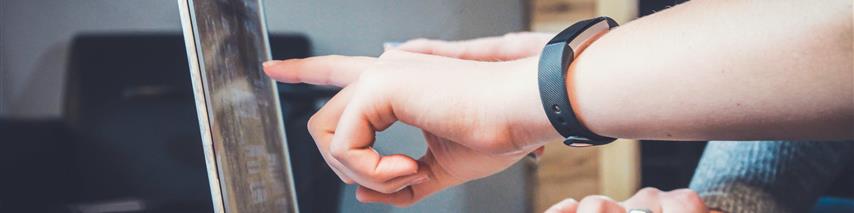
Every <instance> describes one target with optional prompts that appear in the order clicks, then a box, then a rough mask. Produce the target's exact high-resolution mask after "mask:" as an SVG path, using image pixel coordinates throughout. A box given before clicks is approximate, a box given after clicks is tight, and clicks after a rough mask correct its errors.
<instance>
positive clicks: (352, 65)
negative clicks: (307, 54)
mask: <svg viewBox="0 0 854 213" xmlns="http://www.w3.org/2000/svg"><path fill="white" fill-rule="evenodd" d="M375 62H376V58H372V57H353V56H338V55H330V56H318V57H311V58H306V59H289V60H283V61H277V60H273V61H268V62H264V72H265V73H266V74H267V75H268V76H270V77H271V78H273V79H275V80H277V81H280V82H284V83H308V84H314V85H322V86H337V87H344V86H347V85H349V84H350V83H352V82H354V81H356V80H357V79H359V75H361V74H362V72H363V71H365V70H366V69H369V68H370V67H371V66H372V65H373V64H374V63H375Z"/></svg>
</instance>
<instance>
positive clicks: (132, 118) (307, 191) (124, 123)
mask: <svg viewBox="0 0 854 213" xmlns="http://www.w3.org/2000/svg"><path fill="white" fill-rule="evenodd" d="M72 46H73V47H72V48H71V53H70V60H69V61H70V63H69V65H68V66H69V69H68V70H69V73H68V74H67V76H68V77H67V79H68V80H67V82H66V85H67V87H66V93H65V104H64V117H63V118H62V119H49V120H10V119H2V120H0V135H2V136H3V138H4V141H5V140H9V141H8V142H7V143H5V144H4V148H3V149H0V160H2V161H0V171H4V172H3V173H4V175H0V188H2V189H3V190H2V191H1V192H0V212H74V211H81V209H84V208H86V207H87V206H92V205H99V204H107V203H117V202H131V203H136V204H139V205H141V206H142V207H139V208H137V209H140V210H141V211H145V212H211V211H212V208H211V200H210V199H211V198H210V196H211V195H210V191H209V190H210V189H209V188H208V187H209V185H208V179H207V173H206V172H205V164H204V157H203V153H202V146H201V140H200V136H199V127H198V120H197V119H196V113H195V105H194V102H193V96H192V94H193V93H192V88H191V87H190V79H189V72H188V71H187V70H188V65H187V57H186V55H185V54H186V52H185V49H184V44H183V38H182V36H181V35H180V34H139V33H128V34H88V35H80V36H77V37H76V38H75V39H74V42H73V45H72ZM270 46H271V49H272V53H273V57H274V58H278V59H282V58H301V57H308V56H310V54H311V47H310V45H309V41H308V39H307V38H305V37H304V36H301V35H271V36H270ZM279 90H280V94H281V96H280V97H281V99H282V107H283V115H284V116H285V123H286V126H287V128H286V131H287V132H286V134H287V136H288V145H289V149H290V150H291V152H292V153H291V154H292V156H291V158H292V159H291V162H292V164H293V169H294V175H295V177H294V178H295V182H296V185H297V192H298V194H299V197H298V198H299V200H298V202H299V206H300V207H301V210H302V211H303V212H333V211H336V210H337V202H328V200H327V199H328V197H329V195H334V196H337V195H338V194H339V193H338V192H339V191H340V187H341V186H340V183H339V181H338V180H337V179H336V177H335V175H334V174H333V173H332V172H331V170H329V169H328V168H327V166H326V164H325V163H324V162H323V160H322V158H321V157H320V155H319V153H318V151H317V149H316V147H315V145H314V142H313V140H311V137H310V136H309V135H308V133H307V130H306V127H305V123H306V121H307V120H308V117H309V116H310V115H311V114H313V113H314V111H315V110H316V106H317V104H316V103H317V102H319V101H320V100H323V99H325V98H328V97H329V96H331V95H332V94H334V92H335V91H334V90H331V89H327V88H317V87H312V86H307V85H289V86H283V85H280V86H279ZM324 196H325V197H324ZM321 199H322V200H321ZM131 209H134V208H131Z"/></svg>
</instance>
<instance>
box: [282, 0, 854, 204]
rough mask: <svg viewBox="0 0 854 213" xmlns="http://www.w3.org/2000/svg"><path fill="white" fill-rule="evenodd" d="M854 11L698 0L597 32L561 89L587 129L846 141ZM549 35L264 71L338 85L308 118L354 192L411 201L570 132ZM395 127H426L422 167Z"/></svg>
mask: <svg viewBox="0 0 854 213" xmlns="http://www.w3.org/2000/svg"><path fill="white" fill-rule="evenodd" d="M793 14H794V15H793ZM850 17H851V2H850V1H825V2H823V4H815V3H813V2H811V1H760V2H756V1H702V0H698V1H692V2H689V3H685V4H682V5H679V6H676V7H673V8H670V9H667V10H664V11H661V12H659V13H657V14H655V15H651V16H648V17H644V18H640V19H638V20H637V21H633V22H631V23H627V24H625V25H623V26H621V27H619V28H617V29H616V30H614V31H612V32H609V33H607V34H605V35H603V36H602V37H600V38H599V40H597V41H595V42H593V43H592V44H591V45H590V46H589V47H587V48H586V49H584V50H582V52H581V54H580V55H579V57H578V58H577V60H576V62H575V63H573V65H572V66H571V67H570V70H568V72H569V76H570V77H569V78H568V79H567V82H568V84H567V85H569V86H568V88H567V90H568V91H569V93H570V99H571V101H572V103H573V107H574V108H575V109H576V112H575V113H576V115H577V116H578V117H579V118H580V119H581V121H582V123H583V124H584V125H585V126H587V127H588V128H590V129H591V130H592V131H593V132H596V133H598V134H601V135H605V136H611V137H621V138H633V139H663V140H722V139H731V140H748V139H790V140H796V139H852V138H854V131H851V130H852V129H854V72H852V62H851V59H852V51H851V48H852V47H851V45H852V41H851V29H852V28H851V18H850ZM698 23H700V24H698ZM548 38H550V36H548V35H545V34H525V33H522V34H510V35H506V36H503V37H496V38H485V39H476V40H471V41H464V42H443V41H431V40H423V39H422V40H414V41H411V42H407V43H405V44H403V45H402V46H400V47H398V48H396V49H392V50H388V51H386V52H385V53H384V54H383V55H382V56H380V57H377V58H374V57H346V56H321V57H314V58H308V59H297V60H286V61H271V62H268V63H265V71H266V72H267V74H268V75H269V76H271V77H272V78H274V79H276V80H279V81H282V82H286V83H310V84H317V85H333V86H339V87H343V88H344V89H343V90H342V91H341V92H340V93H339V94H337V95H336V96H335V97H334V98H333V99H332V100H331V101H330V102H328V103H327V104H326V105H325V106H324V107H323V108H322V109H321V110H320V111H319V112H318V113H317V114H315V115H314V117H312V119H311V120H310V121H309V130H310V132H311V134H312V136H313V137H314V139H315V141H316V143H317V145H318V149H319V150H320V152H321V153H322V154H323V156H324V158H325V159H326V161H327V163H329V164H330V166H331V167H332V168H333V170H334V171H335V172H336V174H338V176H339V177H341V179H342V181H344V182H346V183H348V184H350V183H356V184H359V185H360V188H359V190H357V192H356V194H357V198H358V199H359V200H360V201H363V202H382V203H388V204H392V205H397V206H407V205H411V204H412V203H414V202H416V201H418V200H420V199H423V198H424V197H426V196H428V195H430V194H432V193H434V192H437V191H440V190H442V189H445V188H447V187H451V186H454V185H457V184H460V183H463V182H466V181H470V180H474V179H478V178H482V177H485V176H489V175H492V174H494V173H496V172H499V171H501V170H503V169H506V168H507V167H508V166H510V165H511V164H512V163H514V162H516V161H518V160H519V159H521V158H522V157H524V156H525V155H526V154H528V153H530V152H532V151H535V150H538V149H539V148H540V147H542V145H543V144H545V143H547V142H553V141H558V140H560V139H561V137H560V136H559V135H558V134H557V132H556V131H555V130H554V129H552V127H551V125H550V124H549V123H548V119H547V118H546V116H545V113H544V112H543V111H542V106H541V105H540V100H539V95H538V91H537V81H536V78H537V76H536V75H537V56H536V54H537V53H538V52H539V51H540V50H541V48H542V46H543V45H544V44H545V41H546V40H548ZM398 121H400V122H403V123H406V124H410V125H412V126H415V127H417V128H420V129H422V130H423V132H424V138H425V140H426V142H427V144H428V150H427V152H426V154H425V155H424V156H422V157H421V158H419V159H418V160H416V159H413V158H411V157H409V156H405V155H386V156H382V155H380V154H379V153H377V152H376V151H375V150H374V149H373V148H372V147H371V145H372V144H373V141H374V134H375V132H377V131H382V130H384V129H385V128H387V127H389V126H390V125H391V124H392V123H394V122H398Z"/></svg>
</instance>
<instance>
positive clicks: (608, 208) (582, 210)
mask: <svg viewBox="0 0 854 213" xmlns="http://www.w3.org/2000/svg"><path fill="white" fill-rule="evenodd" d="M625 211H626V210H625V209H623V207H622V206H620V204H619V203H617V202H616V201H614V200H613V199H611V198H609V197H605V196H601V195H594V196H587V197H585V198H584V199H581V202H580V203H578V210H577V212H579V213H593V212H609V213H610V212H614V213H617V212H625Z"/></svg>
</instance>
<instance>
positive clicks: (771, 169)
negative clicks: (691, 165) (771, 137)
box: [690, 141, 854, 213]
mask: <svg viewBox="0 0 854 213" xmlns="http://www.w3.org/2000/svg"><path fill="white" fill-rule="evenodd" d="M852 153H854V142H782V141H761V142H753V141H747V142H734V141H715V142H710V143H709V144H708V145H707V146H706V150H705V152H704V153H703V158H702V159H701V160H700V164H699V166H698V167H697V170H696V172H695V173H694V178H693V179H692V180H691V186H690V187H691V189H693V190H695V191H697V192H698V193H699V194H700V197H702V198H703V201H704V202H705V203H706V206H708V207H710V208H713V209H720V210H723V211H725V212H731V213H740V212H808V211H809V209H810V208H811V207H812V206H813V205H814V204H815V202H816V200H817V199H818V197H819V196H820V195H821V194H822V193H823V192H824V191H825V190H826V189H827V187H828V186H829V185H830V184H831V182H833V181H834V179H836V177H838V176H839V174H840V172H843V171H844V168H845V166H846V165H847V164H848V163H850V162H851V160H852Z"/></svg>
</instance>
